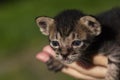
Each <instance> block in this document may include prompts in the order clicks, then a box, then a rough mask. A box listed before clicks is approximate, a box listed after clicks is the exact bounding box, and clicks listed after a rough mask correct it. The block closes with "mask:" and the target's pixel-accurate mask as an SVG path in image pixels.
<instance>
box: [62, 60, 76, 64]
mask: <svg viewBox="0 0 120 80" xmlns="http://www.w3.org/2000/svg"><path fill="white" fill-rule="evenodd" d="M75 61H77V60H76V59H75V60H71V59H67V60H64V59H62V60H61V62H62V63H64V64H71V63H73V62H75Z"/></svg>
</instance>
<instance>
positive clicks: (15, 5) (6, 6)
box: [0, 0, 120, 80]
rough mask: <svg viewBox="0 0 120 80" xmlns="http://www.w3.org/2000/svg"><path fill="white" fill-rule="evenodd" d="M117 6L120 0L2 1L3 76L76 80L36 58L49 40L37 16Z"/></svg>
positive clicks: (8, 78) (11, 79) (0, 41)
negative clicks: (39, 24) (55, 72)
mask: <svg viewBox="0 0 120 80" xmlns="http://www.w3.org/2000/svg"><path fill="white" fill-rule="evenodd" d="M116 6H120V0H3V1H0V80H34V79H35V80H48V79H49V80H75V79H74V78H71V77H69V76H66V75H63V74H61V73H58V74H54V73H52V72H49V71H48V70H47V69H46V67H45V65H44V64H42V63H40V62H39V61H37V60H36V59H35V54H36V53H37V52H39V51H40V50H41V49H42V47H43V46H44V45H46V44H48V40H47V37H45V36H43V35H41V33H40V32H39V29H38V27H37V26H36V24H35V17H37V16H40V15H47V16H51V17H53V16H54V15H56V14H57V13H58V12H60V11H62V10H65V9H79V10H82V11H83V12H85V13H88V14H96V13H99V12H102V11H105V10H108V9H111V8H112V7H116ZM46 76H47V77H46Z"/></svg>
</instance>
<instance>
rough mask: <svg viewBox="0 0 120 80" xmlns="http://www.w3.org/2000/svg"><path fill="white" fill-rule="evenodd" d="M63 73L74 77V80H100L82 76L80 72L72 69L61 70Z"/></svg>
mask: <svg viewBox="0 0 120 80" xmlns="http://www.w3.org/2000/svg"><path fill="white" fill-rule="evenodd" d="M61 72H63V73H65V74H67V75H70V76H72V77H74V78H77V79H82V80H98V78H95V77H92V76H88V75H85V74H82V73H80V72H78V71H76V70H75V69H72V68H70V67H67V68H63V69H62V70H61ZM99 79H100V78H99Z"/></svg>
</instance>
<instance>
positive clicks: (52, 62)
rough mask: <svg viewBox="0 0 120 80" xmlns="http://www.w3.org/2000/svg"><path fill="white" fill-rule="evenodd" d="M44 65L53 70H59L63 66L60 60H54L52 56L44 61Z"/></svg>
mask: <svg viewBox="0 0 120 80" xmlns="http://www.w3.org/2000/svg"><path fill="white" fill-rule="evenodd" d="M46 65H47V67H48V70H50V71H53V72H58V71H61V69H62V68H63V67H64V64H62V63H61V62H60V61H58V60H55V59H54V58H52V57H51V58H50V60H49V61H47V62H46Z"/></svg>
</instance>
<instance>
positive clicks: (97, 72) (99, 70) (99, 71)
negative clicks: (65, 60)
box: [66, 62, 107, 78]
mask: <svg viewBox="0 0 120 80" xmlns="http://www.w3.org/2000/svg"><path fill="white" fill-rule="evenodd" d="M66 65H67V66H69V67H71V68H73V69H75V70H77V71H79V72H80V73H83V74H86V75H89V76H93V77H98V78H104V77H105V74H106V72H107V69H106V68H105V67H101V66H95V67H93V68H90V69H86V68H83V67H81V66H80V65H78V64H77V63H75V62H74V63H72V64H66Z"/></svg>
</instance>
